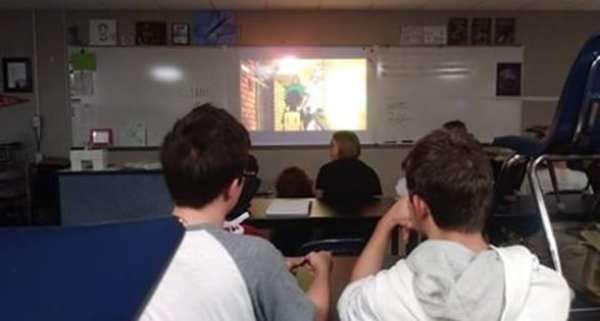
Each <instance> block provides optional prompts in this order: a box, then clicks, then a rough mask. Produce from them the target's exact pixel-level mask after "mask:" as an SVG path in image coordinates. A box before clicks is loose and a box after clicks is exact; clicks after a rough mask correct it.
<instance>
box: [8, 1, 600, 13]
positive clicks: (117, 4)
mask: <svg viewBox="0 0 600 321" xmlns="http://www.w3.org/2000/svg"><path fill="white" fill-rule="evenodd" d="M0 8H4V9H31V8H34V9H51V8H54V9H56V8H59V9H60V8H64V9H261V10H264V9H398V10H402V9H412V10H561V11H564V10H582V11H586V10H588V11H589V10H600V0H0Z"/></svg>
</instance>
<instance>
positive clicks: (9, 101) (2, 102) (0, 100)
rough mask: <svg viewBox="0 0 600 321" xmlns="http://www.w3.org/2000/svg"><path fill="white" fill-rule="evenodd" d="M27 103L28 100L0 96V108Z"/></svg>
mask: <svg viewBox="0 0 600 321" xmlns="http://www.w3.org/2000/svg"><path fill="white" fill-rule="evenodd" d="M28 101H29V100H27V99H23V98H19V97H14V96H8V95H3V94H0V108H2V107H8V106H13V105H18V104H22V103H25V102H28Z"/></svg>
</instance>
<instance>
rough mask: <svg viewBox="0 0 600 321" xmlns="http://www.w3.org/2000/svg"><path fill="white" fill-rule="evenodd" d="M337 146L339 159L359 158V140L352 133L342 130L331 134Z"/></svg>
mask: <svg viewBox="0 0 600 321" xmlns="http://www.w3.org/2000/svg"><path fill="white" fill-rule="evenodd" d="M333 139H334V140H335V142H336V143H337V144H338V157H339V158H358V156H360V140H359V139H358V136H356V134H355V133H354V132H351V131H347V130H342V131H339V132H336V133H334V134H333Z"/></svg>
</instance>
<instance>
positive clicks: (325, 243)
mask: <svg viewBox="0 0 600 321" xmlns="http://www.w3.org/2000/svg"><path fill="white" fill-rule="evenodd" d="M364 247H365V241H363V240H362V239H360V238H339V239H324V240H316V241H310V242H306V243H304V245H302V246H301V247H300V248H299V249H298V253H297V255H298V256H304V255H306V254H308V253H310V252H313V251H329V252H331V253H332V255H334V256H357V255H359V254H360V252H362V250H363V248H364Z"/></svg>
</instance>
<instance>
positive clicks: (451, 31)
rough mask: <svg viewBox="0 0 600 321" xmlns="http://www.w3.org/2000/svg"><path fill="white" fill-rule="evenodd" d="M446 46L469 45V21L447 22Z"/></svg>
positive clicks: (453, 20) (451, 20) (454, 20)
mask: <svg viewBox="0 0 600 321" xmlns="http://www.w3.org/2000/svg"><path fill="white" fill-rule="evenodd" d="M448 44H449V45H451V46H459V45H468V44H469V20H468V19H467V18H451V19H450V20H449V21H448Z"/></svg>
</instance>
